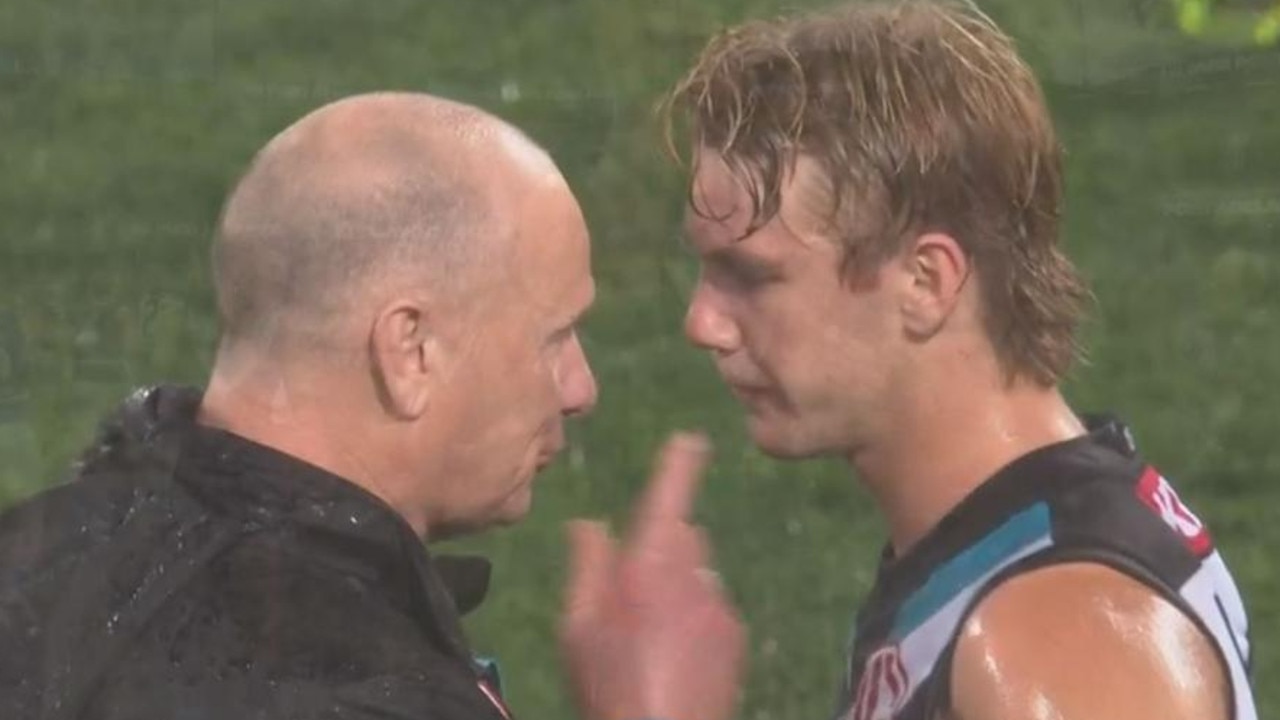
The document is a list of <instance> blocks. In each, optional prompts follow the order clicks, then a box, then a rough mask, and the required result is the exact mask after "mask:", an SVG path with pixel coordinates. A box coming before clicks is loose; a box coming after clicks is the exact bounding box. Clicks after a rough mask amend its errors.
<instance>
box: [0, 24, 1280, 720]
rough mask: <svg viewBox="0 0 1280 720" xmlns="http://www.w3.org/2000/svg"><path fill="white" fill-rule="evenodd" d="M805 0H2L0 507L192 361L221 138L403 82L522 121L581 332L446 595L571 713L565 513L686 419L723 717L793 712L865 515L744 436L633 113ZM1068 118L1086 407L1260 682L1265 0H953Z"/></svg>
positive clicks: (615, 489)
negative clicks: (557, 390)
mask: <svg viewBox="0 0 1280 720" xmlns="http://www.w3.org/2000/svg"><path fill="white" fill-rule="evenodd" d="M818 4H821V3H815V2H806V1H805V0H792V1H791V2H783V1H782V0H643V1H642V0H379V1H378V2H358V1H357V0H307V1H306V2H303V1H302V0H271V1H270V2H262V1H261V0H4V2H3V3H0V505H7V504H9V503H11V502H13V501H16V500H18V499H20V498H23V497H26V496H28V495H30V494H32V493H34V492H36V491H38V490H39V489H41V488H43V487H47V486H48V485H50V484H53V483H56V482H59V481H61V480H63V479H65V477H66V470H67V467H68V463H69V461H70V459H71V458H72V456H73V455H74V454H75V453H76V452H77V451H78V449H79V448H80V447H81V446H82V445H83V444H84V443H85V442H87V440H88V438H89V437H90V435H91V433H92V430H93V428H94V425H95V423H96V422H97V420H98V419H99V418H100V417H101V415H102V414H103V413H104V412H106V411H107V410H108V409H109V408H110V407H111V406H112V405H114V404H115V403H116V402H118V401H119V400H120V399H121V398H122V397H123V396H124V394H125V393H126V392H127V391H128V390H129V389H130V388H131V387H133V386H136V385H138V384H142V383H150V382H154V381H158V380H169V381H180V382H188V383H195V384H199V383H202V382H203V381H204V379H205V375H206V372H207V370H208V367H209V362H210V358H211V356H212V350H213V342H214V338H215V332H216V328H215V321H214V314H213V300H212V293H211V288H210V280H209V278H208V244H209V240H210V238H211V229H212V226H213V223H214V221H215V218H216V215H217V212H218V209H219V206H220V203H221V201H222V197H223V195H224V193H225V192H226V190H227V189H228V186H229V183H231V182H232V181H233V180H234V178H235V177H236V175H237V174H238V173H239V172H240V171H241V169H242V168H243V167H244V166H245V164H246V163H247V162H248V161H249V159H250V157H251V156H252V154H253V152H254V151H255V150H256V149H257V148H258V147H260V146H261V145H262V144H263V143H264V142H266V140H267V139H269V138H270V137H271V136H272V135H274V134H275V133H276V132H277V131H279V130H280V129H282V128H283V127H284V126H286V125H287V124H289V123H290V122H292V121H293V120H294V119H296V118H297V117H299V116H301V115H302V114H304V113H306V112H308V111H309V110H311V109H313V108H315V107H317V106H319V105H321V104H324V103H325V102H328V101H330V100H333V99H336V98H339V97H342V96H345V95H349V94H353V93H358V92H363V91H369V90H375V89H406V90H421V91H427V92H432V93H437V94H442V95H446V96H449V97H452V98H456V99H459V100H463V101H467V102H470V103H474V104H477V105H479V106H481V107H484V108H486V109H489V110H491V111H493V112H495V113H497V114H499V115H501V116H504V117H506V118H508V119H510V120H512V121H514V122H515V123H517V124H518V125H520V126H522V127H523V128H525V129H526V130H527V131H528V132H529V133H530V134H531V135H532V136H533V137H534V138H535V139H537V140H538V141H539V142H541V143H543V144H544V145H546V146H547V147H548V148H549V149H550V150H551V152H552V154H553V155H554V156H555V157H556V158H557V160H558V161H559V163H560V165H561V166H562V168H563V170H564V171H565V173H566V175H567V176H568V178H569V180H570V182H571V184H572V185H573V186H574V188H575V189H576V191H577V192H578V194H579V196H580V198H581V200H582V202H583V205H584V207H585V210H586V213H587V216H588V220H589V222H590V224H591V227H592V231H593V239H594V248H595V250H594V252H595V255H594V267H595V271H596V275H597V282H598V285H599V300H598V302H597V305H596V308H595V310H594V311H593V312H592V314H591V315H590V316H589V317H588V320H587V322H586V326H585V330H584V342H585V344H586V346H587V351H588V353H589V354H590V357H591V360H592V361H593V364H594V366H595V369H596V373H597V376H598V378H599V380H600V383H601V402H600V405H599V408H598V409H597V411H596V413H595V414H594V415H593V416H591V417H590V418H588V419H586V420H584V421H582V422H579V423H578V424H576V425H575V426H574V427H573V428H572V437H571V448H570V451H569V452H568V453H566V457H565V458H564V459H563V460H562V461H561V462H560V463H558V464H557V465H556V466H555V467H554V468H553V469H552V470H550V471H549V472H547V473H546V474H545V475H544V476H543V477H542V478H541V480H540V483H541V484H540V487H539V490H538V495H537V500H536V503H535V509H534V512H533V514H532V516H531V517H530V518H529V519H528V520H527V521H526V522H525V523H523V524H522V525H520V526H518V527H515V528H512V529H508V530H503V531H500V532H497V533H494V534H492V535H489V536H486V537H484V538H478V539H473V540H467V541H464V542H462V543H455V544H453V545H454V547H451V548H449V549H451V550H454V549H461V550H479V551H482V552H485V553H486V554H488V555H489V556H490V557H491V558H492V559H493V561H494V563H495V566H496V567H495V571H496V574H495V579H494V588H493V591H492V593H491V595H490V600H489V602H488V603H486V605H485V606H484V607H483V608H482V609H481V610H479V611H478V612H477V613H476V614H475V615H473V616H471V617H469V618H468V624H469V630H470V632H471V634H472V636H473V639H474V643H475V645H476V647H477V649H478V650H479V651H481V652H482V653H485V654H489V655H495V656H497V657H498V658H499V659H500V661H501V662H502V665H503V669H504V679H505V682H506V689H507V693H508V696H509V699H510V700H511V703H512V705H513V706H514V708H515V709H516V712H517V713H518V714H519V715H520V716H522V717H526V718H535V717H543V718H546V717H571V716H572V714H573V713H572V710H571V708H570V706H569V705H568V703H567V698H566V695H565V692H564V688H563V687H562V684H561V681H560V679H559V668H558V666H557V662H556V653H555V646H554V641H553V638H554V622H555V616H556V611H557V605H558V602H559V593H560V582H561V579H562V576H563V562H564V553H565V548H564V543H563V538H562V531H561V525H562V522H563V521H564V520H565V519H566V518H567V517H570V516H580V515H591V516H599V517H606V518H611V519H613V520H614V521H615V522H621V521H622V520H623V519H624V517H625V514H624V513H625V509H626V508H627V506H628V503H629V501H630V499H631V497H632V496H633V494H634V493H635V491H636V490H637V488H638V487H639V485H640V483H641V482H642V481H643V479H644V477H645V475H646V473H647V470H648V464H649V458H650V453H651V452H652V451H653V449H654V448H655V447H656V445H657V443H658V442H659V441H660V440H661V438H662V437H663V436H664V435H665V434H666V433H667V432H668V431H669V430H670V429H672V428H676V427H700V428H704V429H706V430H707V431H708V432H709V433H710V434H711V436H712V438H713V439H714V441H715V443H716V447H717V456H716V460H715V464H714V467H713V469H712V471H711V473H710V477H709V481H708V483H707V486H706V490H705V493H704V495H703V497H702V499H701V501H700V510H699V519H700V521H701V522H703V523H705V525H706V526H707V527H708V528H709V530H710V533H711V536H712V538H713V540H714V542H715V547H716V553H717V559H718V562H719V564H720V565H721V569H722V571H723V575H724V578H725V582H726V585H727V587H728V588H729V590H730V592H731V593H732V594H733V596H734V598H735V600H736V602H738V604H739V605H740V607H741V609H742V612H743V614H744V616H745V618H746V620H747V622H748V624H749V625H750V628H751V648H752V655H751V680H750V683H749V686H748V688H747V691H746V695H745V698H744V707H743V708H742V711H741V713H740V717H742V718H745V719H747V720H768V719H770V718H787V719H790V718H825V717H827V716H828V715H829V713H830V711H831V709H832V704H833V701H834V698H835V687H836V680H837V677H838V673H839V671H840V667H841V662H840V659H841V655H842V648H843V644H844V643H845V641H846V639H847V635H848V632H849V628H850V623H851V620H852V613H853V610H854V608H855V607H856V606H857V604H858V603H859V602H860V600H861V597H862V594H863V593H864V592H865V591H866V590H867V589H868V587H869V585H870V582H871V580H872V574H873V570H874V562H875V558H876V557H877V555H878V552H879V549H880V546H881V543H882V538H883V535H882V533H883V527H882V525H881V524H880V522H879V521H878V519H876V517H875V516H874V513H873V511H872V508H871V506H870V503H869V499H868V497H867V496H866V495H864V493H863V492H862V491H861V490H860V489H858V487H857V486H856V483H855V482H854V481H853V480H852V479H851V478H850V476H849V474H848V472H847V471H846V469H845V468H844V467H842V466H841V465H839V464H837V463H824V462H812V463H803V464H777V463H774V462H772V461H769V460H767V459H765V458H763V457H762V456H760V455H759V454H758V453H756V452H755V451H754V450H752V449H751V448H750V446H749V443H748V442H746V438H745V434H744V432H743V428H742V424H741V421H740V419H739V417H738V411H737V409H736V407H735V405H734V402H733V400H732V398H731V397H730V396H729V395H728V393H727V392H726V391H725V390H724V389H723V388H722V387H721V386H720V384H719V382H718V381H717V379H716V377H715V374H714V371H713V368H712V367H711V365H710V363H709V361H708V360H707V359H706V358H705V357H703V356H701V355H700V354H699V353H697V352H696V351H694V350H692V349H690V348H688V347H686V346H685V344H684V343H683V341H682V339H681V337H680V330H679V328H680V319H681V317H682V314H683V309H684V308H683V301H684V298H685V297H686V291H687V290H688V288H689V287H690V285H691V282H692V280H693V277H694V273H695V272H696V269H695V267H694V264H693V262H692V260H691V258H690V257H688V256H687V254H686V253H684V252H683V251H682V249H681V247H680V241H679V238H678V235H679V220H680V216H681V213H682V199H683V183H684V179H683V178H682V176H681V175H680V173H679V171H678V170H677V169H676V168H674V167H673V166H672V165H671V164H670V163H669V162H668V161H667V160H666V159H665V157H664V155H663V153H662V150H661V145H660V141H659V132H658V129H657V123H656V121H655V116H654V113H653V106H654V103H655V101H656V100H657V99H658V97H659V96H660V94H661V92H662V91H663V90H664V89H665V88H666V87H668V86H669V85H670V84H671V83H672V82H674V81H675V80H676V79H677V78H678V77H679V75H680V74H681V73H682V72H683V70H684V69H685V67H686V66H687V65H688V63H689V62H690V61H691V60H692V58H693V57H694V56H695V54H696V53H697V51H698V49H699V48H700V47H701V45H702V44H703V43H704V42H705V40H706V39H707V38H708V37H709V35H710V34H711V33H713V32H714V31H715V30H717V29H719V28H721V27H723V26H725V25H726V24H730V23H734V22H737V21H740V20H742V19H745V18H749V17H767V16H772V15H775V14H778V13H779V12H782V11H784V10H789V9H796V8H803V7H811V6H815V5H818ZM981 7H982V8H983V9H984V10H986V11H987V12H988V13H989V14H991V15H992V16H993V17H994V18H995V19H996V20H997V22H999V23H1000V24H1001V25H1002V26H1003V27H1004V28H1005V29H1006V30H1007V31H1008V32H1010V33H1011V34H1012V35H1013V36H1014V37H1015V38H1016V39H1017V40H1018V42H1019V44H1020V47H1021V48H1022V50H1023V52H1024V54H1025V56H1026V57H1027V58H1028V60H1029V61H1030V62H1031V64H1032V65H1033V66H1034V68H1035V69H1036V71H1037V72H1038V74H1039V76H1040V78H1041V79H1042V82H1043V84H1044V86H1045V90H1046V92H1047V95H1048V98H1049V101H1050V104H1051V106H1052V110H1053V113H1054V115H1055V117H1056V118H1057V120H1058V123H1059V129H1060V132H1061V135H1062V140H1063V142H1064V144H1065V146H1066V148H1067V152H1068V155H1067V180H1068V182H1067V188H1068V189H1067V221H1066V233H1065V236H1066V245H1067V249H1068V252H1069V253H1070V254H1071V255H1072V257H1074V258H1075V259H1076V261H1077V262H1078V263H1079V265H1080V266H1081V268H1082V270H1083V271H1084V274H1085V275H1086V276H1087V277H1088V278H1089V280H1090V281H1091V282H1092V284H1093V288H1094V291H1095V293H1096V295H1097V297H1098V303H1097V306H1096V307H1095V308H1094V312H1093V316H1092V319H1091V321H1090V322H1089V324H1088V326H1087V328H1086V331H1085V341H1086V344H1087V346H1088V348H1089V352H1090V362H1089V363H1088V364H1085V365H1083V366H1081V367H1079V368H1078V369H1077V370H1076V371H1075V373H1074V375H1073V376H1072V378H1071V379H1070V381H1069V383H1068V385H1067V391H1068V396H1069V398H1070V399H1071V400H1072V402H1073V403H1074V404H1075V406H1076V407H1077V408H1078V409H1079V410H1082V411H1083V410H1103V409H1110V410H1113V411H1115V412H1117V413H1118V414H1120V415H1121V416H1122V417H1123V418H1125V419H1126V420H1128V421H1129V422H1130V423H1131V424H1132V426H1133V429H1134V432H1135V434H1136V437H1137V440H1138V443H1139V446H1140V447H1141V448H1142V449H1143V450H1144V452H1145V454H1146V455H1147V456H1148V457H1149V458H1150V459H1151V460H1152V461H1153V462H1154V463H1156V464H1157V465H1158V466H1159V467H1160V468H1161V469H1162V470H1163V471H1164V473H1165V474H1166V475H1167V476H1169V477H1170V478H1171V479H1172V480H1173V481H1174V482H1175V484H1177V485H1178V486H1179V488H1180V489H1181V490H1182V493H1183V496H1184V498H1186V499H1187V501H1188V503H1190V504H1192V505H1193V506H1194V507H1196V508H1197V509H1198V510H1199V512H1200V514H1201V516H1202V517H1204V518H1205V519H1206V520H1207V521H1208V523H1209V525H1210V528H1211V529H1212V531H1213V533H1214V535H1215V537H1216V539H1217V541H1218V543H1219V545H1220V547H1221V548H1222V550H1223V552H1224V554H1225V556H1226V558H1227V560H1228V562H1229V563H1230V564H1231V566H1232V567H1233V569H1234V570H1235V573H1236V577H1237V579H1238V581H1239V582H1240V584H1241V586H1242V590H1243V592H1244V596H1245V600H1246V604H1247V605H1248V608H1249V610H1250V612H1251V614H1252V620H1253V633H1252V634H1253V641H1254V644H1255V648H1256V651H1255V670H1254V672H1255V679H1256V687H1257V692H1258V695H1259V697H1260V705H1261V708H1260V709H1261V711H1262V713H1261V714H1262V715H1263V716H1264V717H1267V716H1273V715H1276V714H1278V713H1280V683H1277V682H1276V681H1277V680H1280V650H1278V649H1277V647H1276V645H1277V642H1280V569H1278V568H1277V565H1278V564H1280V563H1278V562H1277V561H1278V560H1280V437H1278V434H1280V402H1278V401H1280V390H1278V389H1277V387H1278V385H1280V290H1278V288H1280V237H1278V235H1280V168H1278V166H1277V164H1278V162H1280V48H1278V47H1277V45H1276V44H1275V40H1276V36H1277V34H1278V33H1280V9H1277V8H1276V7H1275V5H1274V0H1268V2H1246V1H1244V0H1237V1H1236V2H1228V0H1217V2H1212V1H1210V0H1176V1H1175V0H986V1H985V2H982V3H981Z"/></svg>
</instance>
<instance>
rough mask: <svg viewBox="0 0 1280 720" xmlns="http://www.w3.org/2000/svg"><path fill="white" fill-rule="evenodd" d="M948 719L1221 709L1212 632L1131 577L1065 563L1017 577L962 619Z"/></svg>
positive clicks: (1213, 715)
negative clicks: (1202, 629) (1209, 635)
mask: <svg viewBox="0 0 1280 720" xmlns="http://www.w3.org/2000/svg"><path fill="white" fill-rule="evenodd" d="M951 698H952V703H951V714H952V717H953V718H954V719H955V720H1003V719H1005V718H1009V719H1012V718H1019V719H1026V718H1064V719H1065V720H1075V719H1077V718H1080V719H1084V718H1087V719H1088V720H1108V719H1110V718H1115V719H1116V720H1120V719H1124V720H1132V719H1133V718H1170V719H1173V718H1188V719H1190V718H1195V719H1196V720H1214V719H1222V720H1225V719H1226V718H1228V717H1230V712H1231V710H1230V707H1231V706H1230V700H1229V685H1228V682H1227V679H1226V677H1225V675H1224V673H1223V668H1222V663H1221V661H1220V660H1219V659H1218V657H1217V655H1216V652H1215V649H1214V646H1213V643H1212V641H1211V640H1210V639H1209V638H1208V637H1207V636H1206V635H1205V634H1204V633H1203V632H1202V631H1201V630H1200V629H1199V628H1198V627H1197V625H1196V624H1195V622H1193V621H1192V619H1191V618H1189V617H1188V616H1187V615H1186V614H1184V613H1183V612H1182V611H1181V610H1179V609H1178V608H1176V607H1175V606H1174V605H1173V604H1172V603H1170V602H1169V601H1168V600H1166V599H1164V598H1163V597H1161V596H1160V595H1159V594H1158V593H1156V592H1153V591H1152V590H1151V589H1150V588H1148V587H1147V586H1145V585H1143V584H1142V583H1141V582H1139V581H1137V580H1135V579H1133V578H1130V577H1128V576H1126V575H1124V574H1122V573H1119V572H1117V571H1115V570H1113V569H1110V568H1108V567H1105V566H1103V565H1099V564H1094V563H1069V564H1060V565H1053V566H1049V567H1046V568H1043V569H1040V570H1036V571H1032V572H1028V573H1026V574H1022V575H1017V576H1015V577H1013V578H1011V579H1009V580H1008V581H1006V582H1004V583H1002V584H1001V585H1000V586H999V587H997V588H995V589H994V590H992V591H991V592H990V593H989V594H988V595H987V596H986V597H985V598H984V599H983V601H982V602H981V603H980V604H979V605H978V606H977V607H976V608H975V609H974V611H973V613H972V614H971V615H970V616H969V617H968V619H967V620H966V622H965V623H964V626H963V628H962V630H961V632H960V635H959V637H958V639H957V644H956V653H955V658H954V663H953V665H952V673H951Z"/></svg>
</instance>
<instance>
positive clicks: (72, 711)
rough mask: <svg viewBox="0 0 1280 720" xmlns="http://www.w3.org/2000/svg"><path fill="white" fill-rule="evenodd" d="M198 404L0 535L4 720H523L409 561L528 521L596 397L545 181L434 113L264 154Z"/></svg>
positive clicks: (506, 152)
mask: <svg viewBox="0 0 1280 720" xmlns="http://www.w3.org/2000/svg"><path fill="white" fill-rule="evenodd" d="M213 266H214V272H215V280H216V283H215V285H216V289H217V295H218V310H219V314H220V317H221V322H222V336H221V340H220V343H219V346H218V351H217V356H216V358H215V360H214V364H213V370H212V375H211V378H210V380H209V383H208V386H207V388H206V389H204V390H203V391H202V390H198V389H194V388H179V387H170V386H162V387H156V388H150V389H147V390H143V391H139V392H138V393H136V394H134V395H133V396H132V397H130V398H129V399H128V400H127V401H126V402H125V403H124V404H123V406H122V407H121V408H120V409H119V410H118V411H117V412H116V413H115V414H114V416H113V417H112V418H111V419H110V420H109V421H108V422H106V423H104V426H103V429H102V431H101V434H100V436H99V437H98V438H97V440H96V441H95V442H94V444H93V445H92V447H91V448H90V449H89V450H88V451H87V452H86V453H85V454H84V456H83V458H82V461H81V462H80V464H79V465H78V466H77V479H76V481H75V482H72V483H70V484H67V485H64V486H62V487H58V488H55V489H52V490H50V491H47V492H45V493H43V494H41V495H39V496H37V497H36V498H34V499H32V500H29V501H28V502H26V503H24V504H22V505H20V506H17V507H15V508H12V509H10V510H9V511H8V512H6V513H5V514H4V515H3V516H2V517H0V648H2V649H3V658H2V659H0V717H4V718H14V719H17V718H50V719H53V718H58V719H62V718H66V719H70V718H77V719H90V718H92V719H95V720H97V719H101V720H107V719H108V718H120V719H122V720H123V719H125V718H128V719H131V720H132V719H138V718H157V719H158V718H184V719H189V720H203V719H206V718H208V719H212V718H219V719H221V718H226V719H228V720H229V719H232V718H234V719H235V720H242V719H248V718H273V719H275V718H405V719H408V718H414V719H415V720H423V719H426V718H477V719H479V718H488V719H490V720H502V719H503V718H508V719H509V717H510V715H509V711H508V710H507V708H506V707H505V705H504V704H503V701H502V699H501V698H500V696H499V694H498V693H499V691H498V688H497V687H496V682H495V679H494V678H493V677H492V676H491V675H490V674H488V673H487V672H485V670H484V668H483V667H482V666H481V665H480V664H479V663H477V662H476V661H474V660H473V657H472V654H471V651H470V649H469V648H468V646H467V643H466V640H465V638H464V637H463V634H462V632H461V630H460V627H459V621H458V616H459V614H460V613H464V612H466V611H467V610H469V609H470V608H471V607H474V605H475V604H476V603H477V602H478V601H479V599H480V596H481V595H482V594H483V592H484V590H485V588H486V586H487V582H488V574H487V573H488V568H487V565H485V564H484V563H483V561H482V560H479V559H475V558H453V559H448V558H435V559H433V558H432V557H431V556H430V555H429V554H428V552H427V551H426V550H425V545H424V543H423V542H422V541H424V540H427V541H430V540H436V539H439V538H442V537H446V536H450V535H454V534H457V533H461V532H468V531H474V530H479V529H482V528H485V527H489V526H492V525H495V524H502V523H509V522H513V521H515V520H518V519H519V518H521V517H522V516H523V515H525V513H527V512H528V510H529V507H530V502H531V494H532V485H533V483H534V479H535V476H536V475H537V474H538V471H539V470H541V469H542V468H543V467H544V466H545V465H546V464H547V463H549V462H550V461H551V460H552V459H553V458H554V457H555V456H556V454H557V453H558V452H559V451H560V450H561V449H562V447H563V444H564V436H563V423H564V420H565V418H567V417H569V416H573V415H577V414H581V413H585V412H587V411H589V410H590V409H591V407H592V406H593V404H594V403H595V401H596V385H595V380H594V379H593V377H592V373H591V370H590V368H589V366H588V364H587V359H586V357H585V356H584V354H583V350H582V347H581V345H580V344H579V342H578V337H577V335H576V333H575V323H576V322H577V321H578V318H579V317H581V315H582V314H583V312H584V311H586V309H587V308H588V306H589V305H590V304H591V302H592V296H593V293H594V287H593V282H592V278H591V273H590V267H589V248H588V236H587V230H586V227H585V224H584V221H583V217H582V214H581V212H580V210H579V207H578V204H577V202H576V201H575V200H574V198H573V195H572V194H571V193H570V191H569V188H568V186H567V185H566V183H565V181H564V179H563V178H562V177H561V175H560V173H559V172H558V171H557V169H556V167H555V165H554V164H553V163H552V161H551V160H550V158H548V156H547V155H546V153H544V152H543V151H542V150H541V149H539V148H538V147H537V146H536V145H534V144H533V143H532V142H530V141H529V140H528V139H527V138H526V137H525V136H524V135H523V134H521V133H520V132H519V131H517V130H515V129H514V128H512V127H511V126H509V125H507V124H505V123H503V122H501V121H499V120H497V119H496V118H494V117H492V116H489V115H486V114H485V113H483V112H480V111H478V110H476V109H474V108H471V107H467V106H463V105H460V104H456V103H453V102H448V101H445V100H441V99H438V98H432V97H427V96H422V95H409V94H377V95H369V96H361V97H355V98H350V99H346V100H342V101H339V102H336V103H334V104H331V105H328V106H326V107H323V108H321V109H319V110H317V111H315V112H314V113H312V114H310V115H308V116H307V117H305V118H303V119H302V120H300V121H299V122H297V123H296V124H295V125H293V126H292V127H290V128H288V129H287V130H285V131H284V132H283V133H281V134H280V135H279V136H278V137H276V138H275V139H273V140H272V141H271V142H270V143H269V144H268V145H267V146H266V147H265V148H264V149H263V150H262V151H261V152H260V153H259V154H258V155H257V157H256V158H255V159H254V160H253V162H252V165H251V166H250V168H249V169H248V171H247V172H246V173H245V174H244V176H243V177H242V178H241V180H240V181H239V183H238V184H237V185H236V186H235V188H234V190H233V191H232V193H231V195H230V197H229V199H228V200H227V202H226V205H225V208H224V210H223V213H222V216H221V221H220V224H219V227H218V231H217V236H216V240H215V243H214V248H213Z"/></svg>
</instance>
